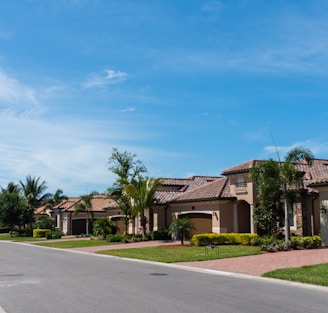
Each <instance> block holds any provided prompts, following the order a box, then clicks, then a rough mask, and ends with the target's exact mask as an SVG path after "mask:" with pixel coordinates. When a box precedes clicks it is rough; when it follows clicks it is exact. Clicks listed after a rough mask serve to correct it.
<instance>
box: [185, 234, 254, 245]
mask: <svg viewBox="0 0 328 313" xmlns="http://www.w3.org/2000/svg"><path fill="white" fill-rule="evenodd" d="M257 237H258V235H257V234H250V233H222V234H215V233H209V234H197V235H193V236H192V238H191V243H192V244H194V245H196V246H205V245H209V244H215V245H236V244H242V245H249V244H250V242H251V240H252V239H254V238H257Z"/></svg>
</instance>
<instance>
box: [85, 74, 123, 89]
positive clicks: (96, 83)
mask: <svg viewBox="0 0 328 313" xmlns="http://www.w3.org/2000/svg"><path fill="white" fill-rule="evenodd" d="M105 73H106V75H99V74H96V73H92V74H90V75H88V78H87V80H86V82H85V83H84V84H83V87H84V88H93V87H103V86H106V85H109V84H115V83H118V82H121V81H123V80H125V79H126V78H127V73H125V72H121V71H113V70H106V71H105Z"/></svg>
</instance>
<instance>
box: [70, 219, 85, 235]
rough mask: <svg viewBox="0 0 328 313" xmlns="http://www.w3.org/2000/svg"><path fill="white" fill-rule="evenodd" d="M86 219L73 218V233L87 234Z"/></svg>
mask: <svg viewBox="0 0 328 313" xmlns="http://www.w3.org/2000/svg"><path fill="white" fill-rule="evenodd" d="M85 231H86V220H82V219H81V220H72V235H81V234H85Z"/></svg>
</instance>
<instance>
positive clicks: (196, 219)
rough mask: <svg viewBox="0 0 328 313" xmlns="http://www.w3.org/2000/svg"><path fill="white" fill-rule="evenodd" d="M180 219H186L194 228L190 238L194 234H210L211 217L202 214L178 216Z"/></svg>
mask: <svg viewBox="0 0 328 313" xmlns="http://www.w3.org/2000/svg"><path fill="white" fill-rule="evenodd" d="M180 216H181V217H187V218H189V220H190V221H191V222H192V224H193V225H194V228H195V229H193V230H192V231H191V233H190V236H192V235H194V234H203V233H211V232H212V215H210V214H203V213H191V214H184V215H180Z"/></svg>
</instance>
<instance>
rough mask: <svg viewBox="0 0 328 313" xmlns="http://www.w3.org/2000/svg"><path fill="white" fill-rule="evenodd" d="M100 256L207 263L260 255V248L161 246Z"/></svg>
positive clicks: (103, 252) (119, 250) (118, 250)
mask: <svg viewBox="0 0 328 313" xmlns="http://www.w3.org/2000/svg"><path fill="white" fill-rule="evenodd" d="M98 253H99V254H107V255H114V256H119V257H125V258H133V259H141V260H148V261H155V262H163V263H174V262H192V261H206V260H214V259H225V258H233V257H239V256H246V255H254V254H260V253H261V251H260V248H259V247H249V246H239V245H236V246H228V245H227V246H220V247H219V252H218V253H217V252H216V251H215V250H211V251H208V253H207V254H205V248H204V247H193V246H184V247H181V246H177V247H172V246H159V247H146V248H129V249H115V250H105V251H99V252H98Z"/></svg>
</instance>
